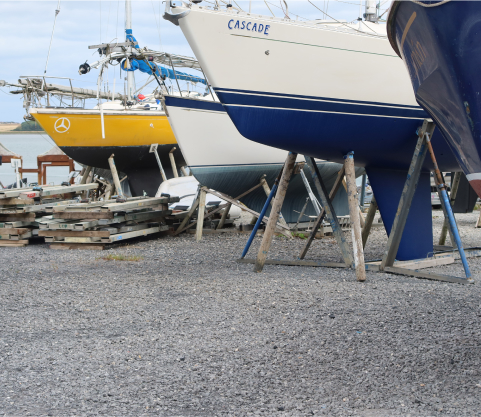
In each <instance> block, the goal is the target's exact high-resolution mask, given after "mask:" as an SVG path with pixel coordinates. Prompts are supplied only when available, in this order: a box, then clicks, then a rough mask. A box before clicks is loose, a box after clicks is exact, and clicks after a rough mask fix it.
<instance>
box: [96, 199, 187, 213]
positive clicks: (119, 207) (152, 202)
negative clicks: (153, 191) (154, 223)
mask: <svg viewBox="0 0 481 417" xmlns="http://www.w3.org/2000/svg"><path fill="white" fill-rule="evenodd" d="M169 200H175V198H173V199H169V198H168V197H153V198H146V199H143V200H137V201H126V202H125V203H112V204H106V205H104V206H102V207H101V208H100V210H101V211H107V212H118V211H126V210H130V209H137V208H141V207H151V206H157V205H159V204H168V203H169V202H170V201H169ZM177 201H179V200H178V198H177ZM171 202H175V201H171Z"/></svg>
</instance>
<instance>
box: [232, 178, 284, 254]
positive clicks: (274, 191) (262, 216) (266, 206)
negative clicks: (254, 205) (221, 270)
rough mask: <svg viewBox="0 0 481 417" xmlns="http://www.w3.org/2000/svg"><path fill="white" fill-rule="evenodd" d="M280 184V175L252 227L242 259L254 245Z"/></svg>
mask: <svg viewBox="0 0 481 417" xmlns="http://www.w3.org/2000/svg"><path fill="white" fill-rule="evenodd" d="M278 186H279V177H278V178H277V179H276V182H275V183H274V186H273V187H272V190H271V193H270V194H269V197H267V200H266V202H265V204H264V207H262V211H261V212H260V214H259V218H258V219H257V221H256V224H255V225H254V228H253V229H252V232H251V235H250V236H249V240H248V241H247V243H246V246H245V248H244V251H243V252H242V256H241V259H243V258H245V256H246V255H247V252H249V248H250V247H251V245H252V241H253V240H254V237H255V236H256V233H257V231H258V230H259V226H260V225H261V223H262V219H263V218H264V216H265V215H266V212H267V209H268V208H269V204H271V200H272V198H273V197H274V196H275V195H276V191H277V187H278Z"/></svg>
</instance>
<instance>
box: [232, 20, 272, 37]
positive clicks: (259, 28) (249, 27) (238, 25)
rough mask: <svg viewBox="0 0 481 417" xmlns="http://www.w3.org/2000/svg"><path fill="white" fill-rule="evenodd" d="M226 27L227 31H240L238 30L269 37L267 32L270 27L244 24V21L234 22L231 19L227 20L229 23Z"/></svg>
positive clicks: (259, 24) (250, 23)
mask: <svg viewBox="0 0 481 417" xmlns="http://www.w3.org/2000/svg"><path fill="white" fill-rule="evenodd" d="M227 27H228V28H229V29H231V30H232V29H240V30H244V29H246V30H250V31H253V32H259V33H263V34H264V35H269V33H268V32H267V31H268V30H269V28H270V27H271V25H263V24H262V23H252V22H246V21H245V20H234V19H231V20H229V23H227Z"/></svg>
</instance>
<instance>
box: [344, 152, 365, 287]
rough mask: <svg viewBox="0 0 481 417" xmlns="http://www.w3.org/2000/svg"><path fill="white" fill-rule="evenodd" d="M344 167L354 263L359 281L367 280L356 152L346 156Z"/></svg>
mask: <svg viewBox="0 0 481 417" xmlns="http://www.w3.org/2000/svg"><path fill="white" fill-rule="evenodd" d="M345 158H346V159H345V160H344V168H345V170H346V180H347V181H346V182H347V184H346V185H347V200H348V203H349V215H350V217H351V232H352V249H353V254H354V265H355V266H356V276H357V280H358V281H365V280H366V266H365V265H364V250H363V246H362V236H361V223H360V220H359V202H358V199H357V186H356V169H355V167H354V152H350V153H349V154H347V155H346V156H345Z"/></svg>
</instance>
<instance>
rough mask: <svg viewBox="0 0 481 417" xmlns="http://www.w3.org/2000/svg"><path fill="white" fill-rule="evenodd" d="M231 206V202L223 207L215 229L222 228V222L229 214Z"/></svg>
mask: <svg viewBox="0 0 481 417" xmlns="http://www.w3.org/2000/svg"><path fill="white" fill-rule="evenodd" d="M231 207H232V203H229V204H227V207H226V208H225V209H224V212H223V213H222V217H221V218H220V221H219V224H218V225H217V227H216V229H215V230H219V229H222V228H223V227H224V223H225V221H226V219H227V216H228V215H229V211H230V208H231Z"/></svg>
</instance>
